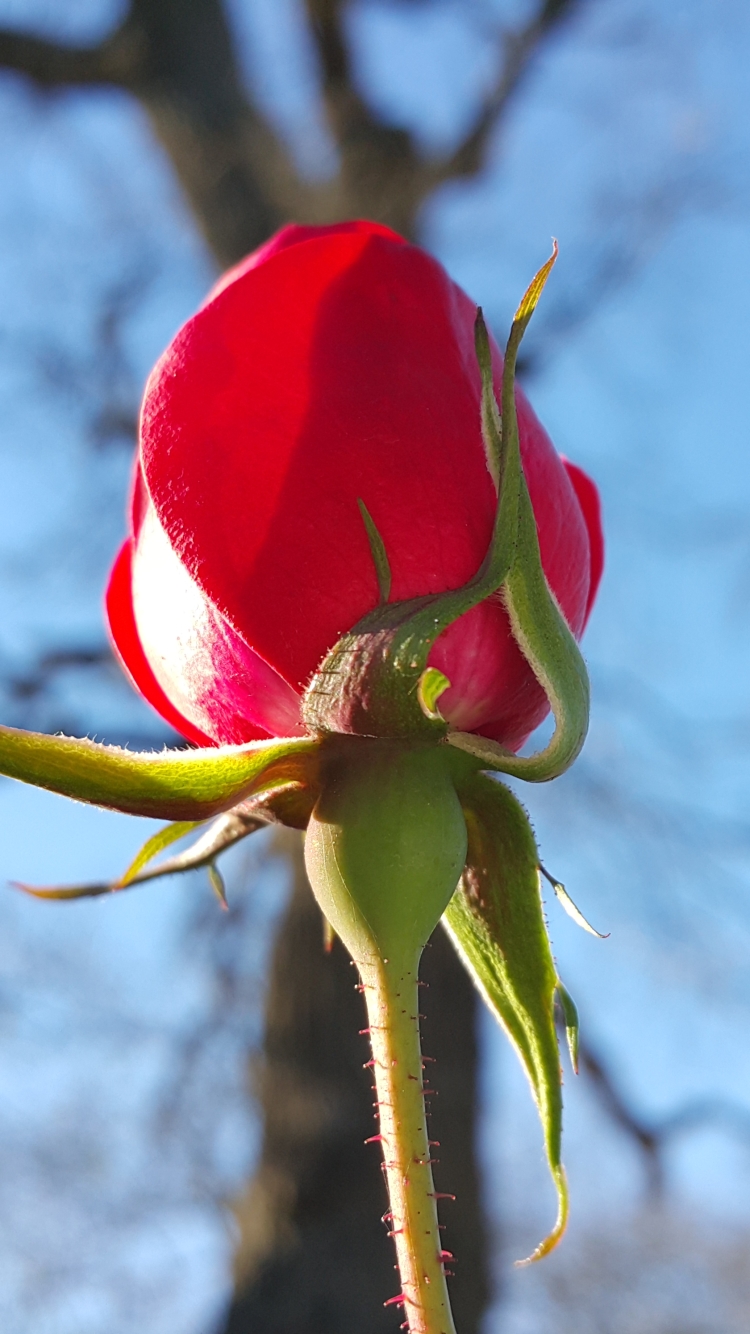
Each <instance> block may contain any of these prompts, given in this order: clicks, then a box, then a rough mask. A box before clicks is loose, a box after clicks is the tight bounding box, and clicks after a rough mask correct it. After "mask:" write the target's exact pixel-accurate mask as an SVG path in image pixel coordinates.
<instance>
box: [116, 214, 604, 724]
mask: <svg viewBox="0 0 750 1334" xmlns="http://www.w3.org/2000/svg"><path fill="white" fill-rule="evenodd" d="M294 239H295V238H292V241H294ZM474 315H475V307H474V304H473V302H471V301H470V299H469V298H468V297H467V296H466V295H465V294H464V293H462V292H461V291H460V290H459V289H458V288H457V287H455V285H454V284H453V283H451V281H450V280H449V279H448V277H447V275H446V274H445V272H444V271H443V269H442V268H441V267H440V265H439V264H437V263H436V262H435V261H434V260H432V259H431V258H430V257H429V256H427V255H425V254H424V253H423V252H422V251H420V250H417V249H416V248H414V247H412V246H409V245H406V244H405V243H404V242H403V241H402V240H401V239H400V238H396V237H394V236H392V234H389V233H387V232H385V231H384V229H382V228H376V227H372V226H369V225H367V224H359V225H358V226H357V228H356V229H354V230H351V231H345V232H344V231H336V232H329V231H326V232H325V233H324V234H323V235H319V236H318V235H316V236H312V237H310V239H305V240H303V241H299V242H297V243H290V242H289V241H286V242H285V243H284V244H283V245H282V246H281V248H279V247H278V246H277V247H276V248H275V249H274V248H273V247H271V248H270V249H269V251H268V252H267V253H266V254H265V255H264V256H263V259H262V262H260V257H258V256H256V257H255V258H254V259H253V258H252V257H251V260H250V261H246V262H245V264H244V265H243V266H240V268H239V269H238V270H237V271H236V275H235V277H234V280H233V281H230V282H228V283H227V284H225V285H220V286H219V288H218V289H217V291H216V293H215V294H214V296H213V297H212V298H211V299H210V300H209V302H208V303H207V305H206V306H205V307H204V309H203V310H202V311H201V312H199V313H198V315H196V316H195V317H194V319H193V320H191V321H189V322H188V324H187V325H186V326H185V327H184V329H183V330H182V331H181V332H180V334H178V336H177V338H176V339H175V341H174V342H173V344H172V346H171V347H170V348H169V349H168V351H167V352H166V354H165V356H164V357H163V358H162V361H161V362H160V363H159V365H158V366H157V368H156V370H155V371H154V373H153V375H152V377H151V380H150V382H149V387H148V390H147V395H146V400H145V403H144V411H143V430H142V460H143V467H144V471H145V476H146V480H147V484H148V489H149V492H150V494H151V497H152V499H153V502H154V505H155V508H156V511H157V513H158V516H159V519H160V522H161V524H162V526H163V528H164V530H165V531H166V533H167V535H168V537H169V541H170V543H171V545H172V547H173V549H174V550H175V552H177V553H178V555H179V557H180V559H181V561H182V562H183V564H184V566H185V568H186V569H187V570H188V571H189V573H190V574H191V576H192V577H193V579H194V580H195V582H196V583H197V584H198V585H199V586H200V587H201V589H202V590H203V592H204V593H205V594H206V595H207V597H208V598H209V600H210V601H211V603H212V605H213V606H214V607H215V608H217V609H218V610H219V611H220V612H221V613H222V614H223V615H224V616H225V617H226V619H227V621H228V622H229V624H230V625H231V626H232V627H233V628H234V630H236V631H237V632H238V633H239V634H240V635H241V637H242V639H243V641H244V642H245V643H246V644H251V645H252V646H253V649H255V650H256V651H257V653H258V654H259V655H260V656H261V657H262V658H263V659H264V660H265V662H267V663H268V664H269V665H271V666H272V667H273V668H275V670H276V671H277V672H278V673H279V674H280V676H282V677H283V678H284V679H285V680H287V681H289V682H290V683H292V684H293V685H294V686H295V687H297V688H301V687H302V686H304V684H305V682H306V680H307V679H308V677H309V676H310V674H311V673H312V671H313V670H314V668H315V667H316V665H317V663H318V662H319V661H320V659H321V658H322V657H323V655H324V653H325V652H326V650H327V649H328V648H330V647H331V645H332V644H333V643H334V642H335V641H336V639H337V638H338V637H339V636H340V635H341V634H342V632H344V631H345V630H347V629H349V628H350V627H351V626H352V625H354V624H355V623H356V622H357V621H358V620H359V619H361V617H362V616H363V615H364V614H365V613H366V612H367V611H369V610H370V609H371V608H372V607H373V606H374V605H375V603H376V602H377V597H378V590H377V585H376V579H375V572H374V569H373V564H372V559H371V556H370V551H369V546H368V542H367V537H366V534H365V531H364V527H363V524H362V521H361V518H360V514H359V510H358V507H357V498H358V497H361V498H362V499H363V500H364V501H365V503H366V505H367V507H368V509H369V511H370V513H371V514H372V516H373V518H374V520H375V522H376V524H377V526H378V528H379V530H380V532H381V534H382V536H383V539H384V541H385V546H386V549H387V552H388V556H389V559H390V563H391V568H392V572H393V587H392V597H393V598H394V599H401V598H408V597H412V596H415V595H418V594H421V593H429V592H437V591H443V590H445V589H446V588H451V587H457V586H459V585H460V584H462V583H464V582H465V581H466V580H467V579H468V578H469V577H470V576H471V575H473V574H474V572H475V571H476V569H477V568H478V566H479V564H480V563H481V560H482V558H483V556H484V553H485V550H486V547H487V543H488V540H489V535H490V531H491V525H492V519H493V513H494V492H493V488H492V484H491V481H490V478H489V475H488V472H487V468H486V464H485V459H484V451H483V447H482V441H481V433H480V426H479V374H478V369H477V367H476V362H475V356H474V346H473V321H474ZM497 360H498V369H499V365H500V359H499V354H497ZM519 416H520V426H521V441H522V454H523V460H524V468H525V471H526V474H527V480H528V483H529V490H530V492H531V496H532V501H533V504H534V508H535V512H536V516H537V521H538V525H539V530H540V537H541V545H542V558H543V562H544V566H545V571H546V573H547V576H548V578H549V581H550V583H551V586H552V588H553V590H554V592H555V594H556V596H557V598H558V600H559V602H560V605H561V607H562V609H563V611H564V612H565V615H566V618H567V619H568V621H569V623H570V625H571V627H572V628H573V629H574V631H575V632H576V633H580V630H581V628H582V625H583V619H584V615H585V611H586V605H587V601H588V595H589V542H588V539H587V533H586V528H585V525H584V522H583V518H582V515H581V509H580V505H579V503H578V500H577V498H576V495H575V492H574V490H573V487H572V485H571V483H570V481H569V479H568V475H567V473H566V472H565V469H564V468H563V466H562V463H561V461H560V459H559V457H558V456H557V454H556V453H555V451H554V449H553V448H552V446H551V444H550V442H549V440H548V438H547V436H546V434H545V433H544V431H543V430H542V428H541V427H540V426H539V423H538V422H537V420H536V418H535V417H534V415H533V413H532V412H531V409H530V408H529V407H528V404H526V403H525V401H524V400H523V399H522V398H521V397H520V396H519ZM470 615H471V616H473V617H475V619H476V625H475V626H474V628H473V629H472V632H471V635H470V636H468V637H467V639H466V641H465V644H462V643H461V642H460V641H461V633H460V629H459V627H460V623H459V627H455V628H452V629H451V630H450V631H448V632H447V633H446V636H445V637H444V639H445V641H446V643H447V645H448V648H451V642H452V641H451V637H453V649H451V651H450V652H449V651H448V648H446V647H445V645H443V649H444V650H445V652H446V655H447V656H446V660H445V666H444V670H445V671H446V674H447V675H448V676H449V677H450V678H451V679H452V680H454V681H455V682H456V684H455V685H454V691H453V694H454V696H455V698H454V699H453V700H450V699H449V697H448V696H447V695H446V697H445V702H446V709H447V712H448V716H449V717H450V716H451V710H452V709H455V711H456V715H457V716H458V712H459V710H463V712H464V713H465V714H466V715H467V716H469V717H470V718H471V725H473V727H475V728H478V727H481V726H483V724H484V722H485V721H491V720H493V719H498V717H499V716H500V714H499V710H500V709H502V708H505V709H506V712H507V708H506V703H507V701H508V700H510V699H513V700H516V701H517V703H516V705H514V716H512V717H510V718H508V719H507V720H505V719H504V720H503V721H502V726H503V727H507V728H508V729H509V730H510V732H511V733H512V734H515V735H520V734H522V733H523V732H524V731H528V730H529V729H530V728H531V727H533V726H534V723H535V722H536V721H537V714H538V713H539V710H541V715H540V716H543V714H544V712H546V705H545V702H544V700H543V698H541V699H540V692H539V688H538V686H537V685H536V682H535V681H533V678H532V679H531V680H530V679H529V677H530V673H529V669H528V667H527V665H526V664H525V662H524V661H523V659H522V658H521V655H520V653H519V651H518V649H517V648H516V646H515V644H513V643H512V642H507V641H509V640H510V632H509V629H508V627H507V623H504V612H503V611H502V608H499V607H494V606H492V607H490V608H482V609H479V611H478V612H475V613H471V614H470ZM465 620H466V621H467V622H468V620H469V617H467V618H465ZM463 634H464V635H466V625H464V626H463ZM501 641H502V642H503V647H502V649H500V648H499V647H498V646H499V644H500V642H501ZM454 649H455V651H454ZM440 651H442V650H439V649H438V648H437V646H436V652H437V653H438V654H439V653H440ZM488 664H489V665H488ZM488 676H492V678H493V680H492V682H491V683H490V684H491V685H492V689H491V690H489V697H488V685H487V678H488ZM519 692H520V693H519ZM501 701H503V702H504V703H502V704H501ZM462 725H464V726H465V725H467V724H466V723H463V724H462Z"/></svg>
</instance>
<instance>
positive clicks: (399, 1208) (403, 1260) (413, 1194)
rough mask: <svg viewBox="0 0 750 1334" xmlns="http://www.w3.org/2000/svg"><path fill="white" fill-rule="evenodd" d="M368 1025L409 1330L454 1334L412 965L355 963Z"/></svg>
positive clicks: (401, 1298) (423, 1333)
mask: <svg viewBox="0 0 750 1334" xmlns="http://www.w3.org/2000/svg"><path fill="white" fill-rule="evenodd" d="M359 968H360V975H361V977H362V984H363V991H364V995H365V1001H366V1003H367V1016H368V1019H369V1023H370V1029H369V1032H370V1042H371V1044H372V1055H373V1070H374V1072H375V1087H376V1090H377V1099H378V1102H377V1106H378V1111H379V1115H380V1139H381V1141H382V1148H383V1159H384V1165H385V1171H386V1178H387V1181H388V1193H389V1196H390V1208H391V1212H390V1219H391V1232H392V1235H393V1237H394V1239H395V1242H396V1253H397V1257H398V1267H399V1271H400V1274H401V1293H400V1294H399V1296H398V1297H396V1298H393V1301H394V1303H395V1302H400V1303H402V1304H403V1306H404V1314H405V1327H407V1328H408V1330H409V1334H456V1331H455V1325H454V1323H453V1316H452V1314H451V1309H450V1303H449V1301H448V1289H447V1286H446V1282H445V1272H444V1260H445V1259H446V1258H449V1257H448V1254H447V1252H444V1251H443V1250H442V1246H441V1242H440V1232H439V1230H438V1215H437V1204H436V1196H435V1186H434V1184H433V1180H432V1166H431V1162H430V1144H429V1141H428V1138H427V1122H426V1117H425V1106H424V1089H423V1082H422V1055H421V1049H420V1043H419V1013H418V1009H419V1007H418V992H417V968H416V965H415V967H414V969H413V970H411V971H408V972H405V971H404V970H403V969H399V968H396V967H394V966H393V965H389V964H388V963H387V962H386V961H384V960H383V961H377V962H375V961H373V962H370V963H368V964H366V965H363V964H361V963H360V965H359Z"/></svg>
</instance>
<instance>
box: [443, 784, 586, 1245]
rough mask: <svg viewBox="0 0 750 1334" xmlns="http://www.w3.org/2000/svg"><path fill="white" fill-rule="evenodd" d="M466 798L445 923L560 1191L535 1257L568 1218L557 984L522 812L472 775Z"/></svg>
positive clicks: (463, 787)
mask: <svg viewBox="0 0 750 1334" xmlns="http://www.w3.org/2000/svg"><path fill="white" fill-rule="evenodd" d="M459 795H460V798H461V804H462V806H463V810H464V815H465V818H466V826H467V830H468V836H469V844H468V854H467V861H466V870H465V871H464V875H463V877H462V879H461V881H460V883H459V887H458V889H457V890H456V893H455V894H454V896H453V898H452V900H451V902H450V904H449V906H448V908H447V910H446V913H445V915H444V917H443V923H444V925H445V927H446V929H447V931H448V934H449V936H450V937H451V940H452V941H453V944H454V945H455V947H456V949H457V951H458V953H459V955H460V956H461V959H462V960H463V962H464V964H465V965H466V967H467V968H468V970H469V973H470V974H471V976H472V978H473V979H474V981H475V983H476V985H477V987H478V988H479V990H480V991H481V993H482V995H483V996H484V998H485V1000H486V1002H487V1004H488V1005H489V1007H490V1009H491V1010H492V1012H493V1014H494V1015H495V1017H496V1018H497V1019H498V1020H499V1022H500V1023H501V1024H502V1026H503V1027H504V1029H505V1031H506V1032H507V1034H508V1036H509V1038H510V1040H511V1042H512V1043H513V1045H514V1046H515V1048H516V1050H517V1052H518V1055H519V1057H520V1059H521V1063H522V1065H523V1067H524V1069H525V1071H526V1074H527V1076H528V1079H529V1082H530V1084H531V1089H532V1093H533V1095H534V1100H535V1102H536V1105H537V1108H538V1111H539V1116H540V1119H541V1123H542V1129H543V1133H544V1143H545V1149H546V1152H547V1159H548V1162H549V1166H550V1171H551V1173H552V1178H553V1181H554V1183H555V1187H556V1189H557V1194H558V1217H557V1221H556V1223H555V1226H554V1228H553V1229H552V1231H551V1232H550V1234H549V1236H548V1237H547V1238H546V1239H545V1240H544V1241H543V1242H541V1244H540V1245H539V1246H538V1247H537V1249H536V1250H535V1251H534V1254H533V1255H532V1256H530V1257H529V1258H530V1259H531V1260H537V1259H540V1258H541V1256H542V1255H546V1254H547V1252H548V1251H550V1250H552V1248H553V1247H554V1246H555V1245H556V1243H557V1242H558V1241H559V1239H560V1237H561V1236H562V1233H563V1231H564V1230H565V1224H566V1221H567V1211H568V1195H567V1185H566V1181H565V1172H564V1169H563V1166H562V1163H561V1159H560V1139H561V1130H562V1076H561V1071H560V1057H559V1053H558V1048H557V1034H556V1031H555V1020H554V997H555V990H556V988H557V985H558V979H557V973H556V969H555V965H554V961H553V958H552V953H551V949H550V944H549V940H548V937H547V929H546V925H545V921H544V912H543V906H542V900H541V895H540V892H539V875H538V871H537V867H538V864H539V855H538V853H537V849H536V844H535V842H534V836H533V834H532V831H531V828H530V826H529V822H528V820H527V818H526V815H525V814H524V811H523V808H522V807H521V806H520V805H519V803H518V802H517V801H516V798H515V797H514V796H513V795H512V793H511V792H509V791H508V789H507V788H506V787H504V786H503V785H502V784H501V783H498V782H496V781H495V780H493V779H491V778H488V777H487V776H486V775H485V774H481V773H476V774H473V775H472V774H466V775H465V776H464V777H463V779H462V780H461V781H460V785H459Z"/></svg>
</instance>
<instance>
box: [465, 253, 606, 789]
mask: <svg viewBox="0 0 750 1334" xmlns="http://www.w3.org/2000/svg"><path fill="white" fill-rule="evenodd" d="M556 258H557V242H555V245H554V250H553V252H552V255H551V256H550V258H549V259H548V260H547V263H546V264H544V265H543V266H542V268H541V269H540V270H539V272H538V273H537V274H536V275H535V277H534V278H533V279H532V281H531V283H530V285H529V287H528V289H527V291H526V293H525V295H524V297H523V300H522V301H521V304H520V305H519V307H518V310H517V311H516V314H515V318H514V320H513V325H512V327H511V331H510V336H509V338H508V343H507V346H506V349H505V360H504V362H503V385H502V413H501V414H499V413H498V410H497V405H496V404H495V405H494V411H493V408H492V406H491V405H490V404H489V403H488V401H487V400H488V397H489V396H490V395H492V393H493V390H492V377H491V363H490V357H489V343H488V341H487V340H486V336H485V335H483V334H482V331H481V329H480V332H479V335H478V338H477V355H478V358H479V364H480V369H481V371H482V387H483V404H482V427H483V434H484V437H485V449H486V452H487V458H488V467H489V469H490V473H491V474H492V475H493V476H495V475H497V477H498V482H499V486H500V488H501V490H500V500H499V506H498V513H500V511H501V510H502V507H503V498H504V492H505V491H507V483H506V481H505V479H504V477H503V472H504V470H505V471H509V470H510V469H511V468H515V469H517V472H516V471H514V472H513V473H512V477H511V481H512V484H513V486H514V487H515V486H516V485H517V486H518V495H517V506H516V511H515V514H514V517H513V521H512V522H513V524H514V526H513V535H514V544H513V551H512V554H511V556H510V559H509V561H508V570H507V574H506V575H505V576H504V578H503V580H502V584H501V586H500V594H501V597H502V600H503V603H504V605H505V608H506V610H507V612H508V616H509V619H510V624H511V629H512V631H513V637H514V638H515V640H516V642H517V644H518V646H519V648H520V649H521V652H522V653H523V655H524V657H525V658H526V660H527V662H528V663H529V666H530V667H531V668H532V670H533V672H534V675H535V676H536V678H537V680H538V681H539V683H540V685H541V686H542V688H543V689H544V692H545V694H546V696H547V699H548V700H549V703H550V707H551V709H552V713H553V715H554V718H555V731H554V734H553V736H552V739H551V741H550V742H549V744H548V745H547V746H545V748H544V750H542V751H540V752H539V753H538V754H536V755H532V756H524V757H519V756H517V755H514V754H512V753H511V752H510V751H508V750H506V749H505V748H504V747H503V746H500V745H498V744H497V742H494V741H490V740H488V739H487V738H485V737H482V736H478V735H476V734H474V733H469V732H452V733H451V734H450V735H449V736H448V741H449V742H450V744H451V745H453V746H456V747H458V748H459V749H461V750H465V751H467V752H468V753H469V754H471V755H475V756H476V757H477V759H479V760H481V761H482V763H483V764H484V765H485V766H486V768H488V769H494V770H496V771H497V772H498V773H506V774H512V775H513V776H514V777H516V778H525V779H526V780H527V781H529V782H535V783H539V782H545V781H547V780H548V779H550V778H557V777H558V776H559V775H560V774H561V773H564V772H565V770H566V769H567V768H569V766H570V765H571V764H572V763H573V760H574V759H575V758H576V756H577V755H578V753H579V752H580V749H581V747H582V745H583V742H584V740H585V737H586V732H587V730H588V719H589V681H588V674H587V672H586V665H585V663H584V661H583V658H582V656H581V653H580V650H579V648H578V645H577V644H576V641H575V639H574V637H573V635H572V634H571V632H570V629H569V627H568V625H567V623H566V621H565V617H564V616H563V614H562V612H561V611H560V608H559V606H558V604H557V601H556V599H555V597H554V594H553V593H552V591H551V589H550V587H549V585H548V583H547V580H546V577H545V574H544V570H543V569H542V560H541V554H540V551H539V537H538V534H537V528H536V520H535V518H534V511H533V509H532V506H531V499H530V497H529V490H528V487H527V485H526V480H525V478H524V475H523V471H522V470H521V468H520V447H519V437H518V417H517V413H516V400H515V370H516V359H517V356H518V349H519V346H520V343H521V339H522V337H523V334H524V331H525V329H526V326H527V324H528V322H529V320H530V319H531V316H532V314H533V312H534V310H535V309H536V305H537V302H538V301H539V297H540V296H541V293H542V290H543V288H544V285H545V283H546V281H547V278H548V277H549V274H550V272H551V270H552V266H553V264H554V262H555V260H556ZM480 314H481V312H480ZM493 401H494V400H493ZM498 428H499V430H500V433H501V443H500V445H498V441H497V432H498ZM496 459H497V462H495V460H496ZM506 503H507V498H506ZM508 522H509V521H508V520H507V519H506V529H507V526H508Z"/></svg>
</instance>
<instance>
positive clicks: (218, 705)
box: [131, 505, 304, 745]
mask: <svg viewBox="0 0 750 1334" xmlns="http://www.w3.org/2000/svg"><path fill="white" fill-rule="evenodd" d="M131 590H132V606H133V617H134V623H135V626H136V630H137V633H138V639H139V642H140V644H141V645H142V646H143V650H144V652H145V654H146V656H147V658H148V661H149V663H150V664H151V667H152V669H153V673H154V676H155V677H156V680H157V682H158V683H159V685H160V686H161V687H162V689H163V690H164V693H165V694H166V695H167V696H168V698H169V699H170V700H171V701H172V703H173V704H174V705H176V706H177V708H178V709H179V711H180V713H181V714H183V715H184V716H185V717H186V718H187V719H188V721H189V722H190V723H191V724H192V725H193V726H194V727H200V728H201V729H202V730H203V731H204V732H205V733H207V735H208V736H210V737H211V739H212V740H214V741H217V742H219V743H220V744H222V745H227V744H235V743H241V742H243V741H250V740H253V739H254V738H255V737H258V736H264V735H265V736H267V735H271V736H299V735H302V734H303V732H304V728H303V726H302V721H301V717H300V708H299V696H298V695H297V693H296V691H295V690H293V689H292V687H291V686H290V685H288V684H287V682H286V681H284V680H283V679H282V677H280V676H279V674H278V673H277V672H275V671H274V669H273V668H272V667H269V666H268V664H267V663H265V662H264V661H263V659H262V658H260V657H259V656H258V654H257V653H255V652H253V650H252V649H251V648H249V647H248V646H247V645H246V644H245V643H244V642H243V640H242V639H241V638H240V636H239V635H238V634H237V632H236V631H235V630H233V629H232V627H231V626H230V625H229V624H228V623H227V621H226V620H225V618H224V617H223V616H222V615H221V613H220V612H218V611H217V610H216V608H215V607H214V606H213V604H212V603H211V602H210V600H209V599H208V598H207V597H206V596H205V594H204V593H203V592H202V590H201V589H200V588H199V587H198V586H197V584H195V583H194V582H193V580H192V579H191V578H190V575H189V574H188V572H187V570H186V569H185V567H184V565H182V564H181V562H180V560H179V558H178V557H177V556H176V554H175V552H174V551H173V549H172V547H171V546H170V545H169V542H168V540H167V537H166V535H165V533H164V530H163V529H162V527H161V525H160V523H159V520H158V519H157V517H156V512H155V510H154V508H153V506H152V505H149V507H148V508H147V510H146V512H145V515H144V516H143V518H142V521H141V524H140V529H139V533H138V539H137V542H136V544H135V549H134V552H133V560H132V575H131Z"/></svg>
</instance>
